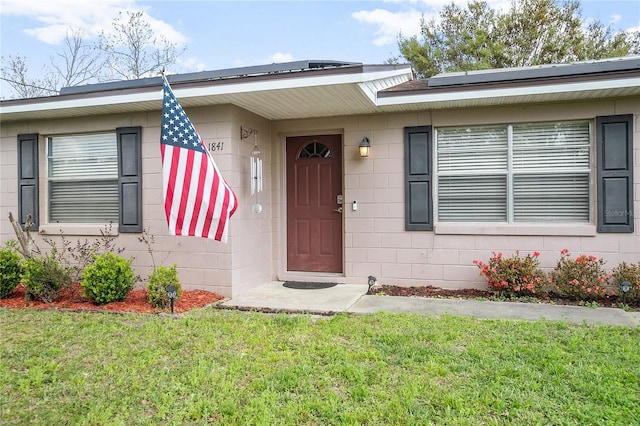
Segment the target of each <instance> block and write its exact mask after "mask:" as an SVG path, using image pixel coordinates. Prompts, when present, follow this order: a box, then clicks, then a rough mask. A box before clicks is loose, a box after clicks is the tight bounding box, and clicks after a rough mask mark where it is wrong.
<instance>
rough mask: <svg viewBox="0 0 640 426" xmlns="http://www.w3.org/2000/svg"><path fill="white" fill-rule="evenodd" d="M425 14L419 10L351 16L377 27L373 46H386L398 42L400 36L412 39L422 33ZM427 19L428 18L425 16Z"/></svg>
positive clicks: (365, 12)
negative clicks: (422, 20) (421, 24)
mask: <svg viewBox="0 0 640 426" xmlns="http://www.w3.org/2000/svg"><path fill="white" fill-rule="evenodd" d="M422 15H423V13H422V12H419V11H417V10H410V11H407V12H390V11H388V10H385V9H375V10H371V11H367V10H361V11H359V12H354V13H353V14H352V15H351V16H352V17H353V18H354V19H355V20H356V21H358V22H361V23H363V24H370V25H374V26H377V27H378V29H377V30H376V31H375V35H376V38H375V39H374V40H373V44H374V45H376V46H384V45H387V44H393V43H395V42H397V40H398V34H400V33H402V35H403V36H405V37H410V36H413V35H417V34H419V33H420V19H421V18H422ZM425 18H426V16H425Z"/></svg>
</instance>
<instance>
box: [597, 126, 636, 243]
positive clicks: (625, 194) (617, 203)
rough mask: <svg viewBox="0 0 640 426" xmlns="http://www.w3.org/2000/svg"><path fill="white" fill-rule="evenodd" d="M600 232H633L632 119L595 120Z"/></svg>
mask: <svg viewBox="0 0 640 426" xmlns="http://www.w3.org/2000/svg"><path fill="white" fill-rule="evenodd" d="M596 134H597V145H598V149H597V152H598V232H633V216H634V215H633V115H631V114H629V115H610V116H604V117H597V118H596Z"/></svg>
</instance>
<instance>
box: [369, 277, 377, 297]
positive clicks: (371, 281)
mask: <svg viewBox="0 0 640 426" xmlns="http://www.w3.org/2000/svg"><path fill="white" fill-rule="evenodd" d="M376 281H378V279H377V278H376V277H374V276H373V275H369V281H368V284H369V289H368V290H367V294H371V288H372V287H373V286H374V285H376Z"/></svg>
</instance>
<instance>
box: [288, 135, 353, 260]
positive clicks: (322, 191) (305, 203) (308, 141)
mask: <svg viewBox="0 0 640 426" xmlns="http://www.w3.org/2000/svg"><path fill="white" fill-rule="evenodd" d="M286 145H287V270H289V271H305V272H342V202H341V198H342V136H341V135H322V136H297V137H290V138H287V143H286Z"/></svg>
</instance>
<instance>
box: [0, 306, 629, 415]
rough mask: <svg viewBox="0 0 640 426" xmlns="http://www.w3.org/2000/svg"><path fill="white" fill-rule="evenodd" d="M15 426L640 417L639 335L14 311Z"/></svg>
mask: <svg viewBox="0 0 640 426" xmlns="http://www.w3.org/2000/svg"><path fill="white" fill-rule="evenodd" d="M0 330H1V331H0V333H1V334H0V336H1V337H0V423H2V424H27V423H28V424H43V425H45V424H46V425H52V424H91V425H99V424H110V425H111V424H116V425H117V424H122V425H136V424H154V425H156V424H208V423H220V424H232V425H233V424H238V425H245V424H252V425H280V424H286V425H319V424H322V425H325V424H340V425H343V424H346V425H362V424H370V425H376V424H381V425H382V424H384V425H389V424H390V425H394V424H397V425H406V424H412V425H428V424H436V425H440V424H447V425H451V424H454V425H455V424H460V425H481V424H486V425H502V424H518V425H521V424H522V425H524V424H526V425H535V424H553V425H575V424H580V425H588V424H593V425H607V424H611V425H614V424H615V425H619V424H638V423H640V414H639V413H640V411H639V410H638V407H639V406H640V368H639V367H638V366H639V365H640V349H639V348H640V329H637V328H636V329H633V328H625V327H608V326H597V327H596V326H586V325H574V324H568V323H559V322H548V321H539V322H524V321H506V320H499V321H498V320H496V321H494V320H476V319H472V318H462V317H454V316H442V317H440V318H436V317H429V316H420V315H415V314H406V315H405V314H376V315H367V316H347V315H339V316H335V317H330V318H314V317H311V316H306V315H298V316H293V315H286V314H279V315H268V314H257V313H244V312H236V311H224V310H215V309H204V310H199V311H194V312H191V313H190V314H187V315H185V316H183V317H181V318H180V319H178V320H174V319H173V318H170V317H160V316H143V315H109V314H83V313H70V312H57V311H32V310H7V309H1V310H0Z"/></svg>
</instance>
